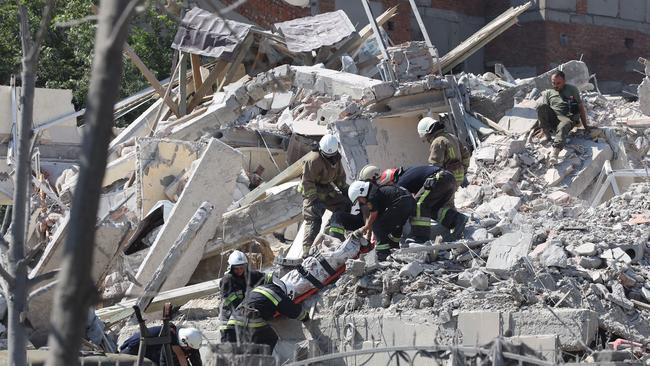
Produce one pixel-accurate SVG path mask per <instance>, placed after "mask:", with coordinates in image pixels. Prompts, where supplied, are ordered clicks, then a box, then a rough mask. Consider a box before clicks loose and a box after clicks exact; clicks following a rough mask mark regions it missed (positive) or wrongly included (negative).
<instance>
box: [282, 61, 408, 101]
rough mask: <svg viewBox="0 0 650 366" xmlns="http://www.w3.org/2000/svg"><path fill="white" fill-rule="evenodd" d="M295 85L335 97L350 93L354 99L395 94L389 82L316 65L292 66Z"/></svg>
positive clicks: (386, 96) (377, 98) (366, 99)
mask: <svg viewBox="0 0 650 366" xmlns="http://www.w3.org/2000/svg"><path fill="white" fill-rule="evenodd" d="M291 69H292V70H293V71H294V72H295V79H294V86H297V87H300V88H304V89H308V90H313V91H315V92H318V93H321V94H327V95H331V96H335V97H341V96H343V95H349V96H350V97H351V98H352V99H355V100H362V101H364V102H373V101H379V100H382V99H386V98H388V97H391V96H393V94H394V93H395V89H394V88H393V86H392V85H391V84H390V83H388V82H384V81H381V80H377V79H371V78H368V77H365V76H361V75H355V74H350V73H347V72H341V71H336V70H330V69H325V68H321V67H316V66H292V67H291Z"/></svg>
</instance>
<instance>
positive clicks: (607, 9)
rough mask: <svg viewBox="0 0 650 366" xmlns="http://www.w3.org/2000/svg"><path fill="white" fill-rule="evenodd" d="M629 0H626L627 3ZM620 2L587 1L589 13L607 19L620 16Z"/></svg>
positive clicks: (614, 0) (611, 0)
mask: <svg viewBox="0 0 650 366" xmlns="http://www.w3.org/2000/svg"><path fill="white" fill-rule="evenodd" d="M627 1H629V0H624V1H623V2H627ZM618 3H619V0H587V13H589V14H595V15H604V16H607V17H616V16H618V5H619V4H618Z"/></svg>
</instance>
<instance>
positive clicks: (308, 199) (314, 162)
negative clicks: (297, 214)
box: [298, 134, 351, 258]
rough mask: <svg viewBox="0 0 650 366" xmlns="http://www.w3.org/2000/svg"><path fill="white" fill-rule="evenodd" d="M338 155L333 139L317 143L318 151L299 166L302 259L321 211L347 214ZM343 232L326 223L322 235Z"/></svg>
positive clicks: (342, 229) (313, 235) (342, 172)
mask: <svg viewBox="0 0 650 366" xmlns="http://www.w3.org/2000/svg"><path fill="white" fill-rule="evenodd" d="M345 179H346V177H345V171H344V170H343V164H342V163H341V154H339V142H338V140H337V139H336V137H335V136H334V135H329V134H328V135H325V136H323V137H322V138H321V139H320V142H319V144H318V151H312V152H310V153H309V154H308V155H307V158H306V160H305V162H304V163H303V166H302V181H301V183H300V186H299V187H298V190H299V191H300V192H301V193H302V196H303V204H302V214H303V218H304V220H305V233H304V238H303V249H302V256H303V258H306V257H307V256H308V255H309V250H310V248H311V246H312V245H313V243H314V239H316V236H317V235H318V232H319V231H320V227H321V223H322V217H323V214H324V213H325V210H330V211H332V213H335V212H338V211H344V212H349V210H350V207H351V204H350V201H348V199H347V190H348V185H347V183H346V181H345ZM332 232H333V233H336V232H343V233H344V232H345V228H343V227H340V226H337V225H336V224H335V223H333V222H330V225H329V227H328V228H327V229H326V233H332Z"/></svg>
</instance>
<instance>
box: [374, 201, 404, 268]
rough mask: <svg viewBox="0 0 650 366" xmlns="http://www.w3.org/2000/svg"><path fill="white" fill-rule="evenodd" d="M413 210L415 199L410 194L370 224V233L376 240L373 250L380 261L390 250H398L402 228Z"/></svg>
mask: <svg viewBox="0 0 650 366" xmlns="http://www.w3.org/2000/svg"><path fill="white" fill-rule="evenodd" d="M413 210H415V199H414V198H413V196H411V195H410V194H405V195H404V196H402V197H401V198H400V199H399V200H398V201H397V202H395V203H394V204H393V205H392V206H391V207H390V208H388V210H386V211H384V212H383V213H382V214H381V215H380V216H379V218H377V220H376V221H375V222H374V223H373V224H372V233H373V234H374V235H375V240H376V246H375V248H376V249H377V256H378V257H379V258H380V259H385V258H386V257H387V256H388V254H390V250H391V249H397V248H399V241H400V239H401V238H402V228H403V227H404V224H406V221H407V220H408V219H409V217H410V216H411V214H412V213H413Z"/></svg>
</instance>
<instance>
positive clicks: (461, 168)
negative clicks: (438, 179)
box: [418, 117, 470, 206]
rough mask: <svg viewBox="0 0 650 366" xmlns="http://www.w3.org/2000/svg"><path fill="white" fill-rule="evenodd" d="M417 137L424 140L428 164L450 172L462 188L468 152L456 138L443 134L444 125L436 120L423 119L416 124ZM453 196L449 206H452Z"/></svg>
mask: <svg viewBox="0 0 650 366" xmlns="http://www.w3.org/2000/svg"><path fill="white" fill-rule="evenodd" d="M418 135H420V138H423V139H424V138H426V140H427V141H428V142H429V143H430V144H431V147H430V148H429V150H430V152H429V164H434V165H437V166H439V167H442V168H443V169H445V170H448V171H450V172H451V173H452V174H453V175H454V178H455V179H456V184H457V187H460V186H463V185H464V182H465V173H466V172H467V168H468V167H469V158H470V153H469V150H467V148H466V147H465V145H463V144H462V143H461V142H460V140H458V137H456V136H454V135H452V134H451V133H449V132H445V125H444V123H442V122H441V121H439V120H437V119H433V118H431V117H424V118H422V119H421V120H420V122H418ZM453 199H454V198H453V196H452V197H451V200H450V205H451V206H453Z"/></svg>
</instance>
